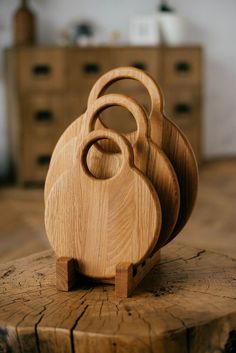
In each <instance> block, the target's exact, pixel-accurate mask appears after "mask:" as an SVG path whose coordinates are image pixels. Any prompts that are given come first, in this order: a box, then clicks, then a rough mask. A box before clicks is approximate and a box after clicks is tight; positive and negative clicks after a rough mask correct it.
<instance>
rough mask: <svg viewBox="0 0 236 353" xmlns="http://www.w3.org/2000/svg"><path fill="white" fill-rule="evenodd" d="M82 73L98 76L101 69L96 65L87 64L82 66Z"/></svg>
mask: <svg viewBox="0 0 236 353" xmlns="http://www.w3.org/2000/svg"><path fill="white" fill-rule="evenodd" d="M83 71H84V72H85V73H86V74H89V75H94V74H98V73H99V72H101V67H100V65H98V64H96V63H88V64H85V65H84V67H83Z"/></svg>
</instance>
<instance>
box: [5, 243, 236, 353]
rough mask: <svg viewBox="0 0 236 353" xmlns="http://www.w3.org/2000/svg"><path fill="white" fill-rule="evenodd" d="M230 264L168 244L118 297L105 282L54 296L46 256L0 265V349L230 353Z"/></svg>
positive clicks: (51, 260)
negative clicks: (135, 284) (132, 289)
mask: <svg viewBox="0 0 236 353" xmlns="http://www.w3.org/2000/svg"><path fill="white" fill-rule="evenodd" d="M235 266H236V262H235V260H234V259H231V258H230V257H228V256H224V255H219V254H216V253H212V252H209V251H204V250H199V249H192V248H189V247H183V246H180V245H178V244H176V242H173V243H171V244H170V245H168V246H167V247H165V248H164V249H163V251H162V260H161V262H160V264H159V265H158V266H155V268H154V269H153V270H152V271H151V272H150V273H149V274H148V275H147V276H146V278H145V280H143V282H142V283H141V285H140V286H139V287H138V288H137V289H136V291H135V293H134V295H133V297H132V298H129V299H125V300H120V299H116V297H115V293H114V287H113V286H110V285H91V284H90V285H85V286H84V287H80V288H78V289H77V290H75V291H72V292H70V293H64V292H58V291H57V290H56V287H55V257H54V255H53V253H52V251H46V252H42V253H38V254H34V255H32V256H29V257H26V258H24V259H20V260H15V261H14V262H9V263H7V264H1V265H0V303H1V308H0V332H1V333H0V346H1V348H2V350H3V352H4V351H5V352H31V353H38V352H39V351H40V352H41V353H48V352H50V353H58V352H59V353H61V352H67V353H73V352H74V353H88V352H89V353H90V352H91V353H94V352H97V351H98V350H99V351H101V352H105V353H108V352H109V353H110V352H113V351H115V350H116V351H117V352H123V353H150V352H153V353H187V352H193V353H206V352H225V353H226V352H227V353H228V352H234V347H235V346H233V342H235V330H236V312H235V305H236V299H235V292H236V282H235V280H234V278H235ZM222 268H223V269H224V271H222Z"/></svg>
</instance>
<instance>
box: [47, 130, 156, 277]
mask: <svg viewBox="0 0 236 353" xmlns="http://www.w3.org/2000/svg"><path fill="white" fill-rule="evenodd" d="M101 139H111V140H112V141H113V143H115V144H116V145H117V146H118V147H119V149H120V151H121V155H122V164H121V166H120V169H119V170H118V172H117V174H116V175H115V176H113V177H112V178H109V179H103V180H102V179H97V178H95V177H94V176H92V175H91V173H90V172H89V169H88V166H87V163H86V159H87V153H88V150H89V148H90V147H91V146H92V145H93V144H94V143H96V142H98V141H99V140H101ZM45 225H46V231H47V236H48V238H49V241H50V243H51V245H52V247H53V249H54V250H55V252H56V255H57V256H68V257H72V258H74V259H76V260H77V261H78V266H79V271H80V273H82V274H84V275H86V276H88V277H92V278H99V279H101V278H111V277H114V275H115V269H116V265H117V264H118V263H120V262H126V261H128V262H131V263H133V264H138V263H140V262H141V261H142V260H143V259H144V258H146V256H148V254H150V253H151V251H152V250H153V248H154V246H155V244H156V242H157V240H158V234H159V232H160V229H161V208H160V204H159V200H158V197H157V194H156V192H155V190H154V187H153V186H152V184H151V183H150V182H149V180H148V179H147V178H146V177H145V176H144V175H143V174H142V173H141V172H139V171H138V170H137V169H136V168H135V167H134V163H133V152H132V148H131V146H130V144H129V142H128V141H127V140H126V139H125V138H124V137H123V136H120V135H118V134H117V133H115V132H111V131H99V130H96V131H93V132H91V133H90V134H89V135H88V136H87V137H86V138H85V139H84V141H83V143H82V145H80V146H79V147H78V150H77V152H76V159H75V161H74V163H73V164H72V165H71V168H70V169H69V170H68V171H66V172H65V173H63V174H62V175H61V176H60V177H59V178H58V179H57V181H56V183H55V184H54V186H53V188H52V190H51V192H50V194H49V196H48V199H47V201H46V208H45Z"/></svg>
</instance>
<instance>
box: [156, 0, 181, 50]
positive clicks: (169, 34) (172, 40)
mask: <svg viewBox="0 0 236 353" xmlns="http://www.w3.org/2000/svg"><path fill="white" fill-rule="evenodd" d="M158 22H159V28H160V35H161V41H162V42H163V44H165V45H170V46H172V45H173V46H176V45H183V44H185V43H186V39H187V29H186V21H185V19H184V18H183V17H182V16H181V15H180V14H179V13H177V12H176V11H175V10H174V9H172V8H171V7H170V6H169V5H168V4H167V2H166V1H161V4H160V5H159V11H158Z"/></svg>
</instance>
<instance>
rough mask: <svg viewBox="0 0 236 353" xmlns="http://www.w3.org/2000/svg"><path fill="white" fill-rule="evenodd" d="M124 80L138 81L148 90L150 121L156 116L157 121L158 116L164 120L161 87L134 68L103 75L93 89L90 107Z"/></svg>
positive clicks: (125, 68)
mask: <svg viewBox="0 0 236 353" xmlns="http://www.w3.org/2000/svg"><path fill="white" fill-rule="evenodd" d="M122 79H132V80H135V81H138V82H140V83H141V84H142V85H143V86H144V87H145V88H146V89H147V91H148V93H149V96H150V99H151V110H150V114H149V118H150V119H153V117H154V116H155V119H156V116H157V114H158V117H159V118H160V119H163V118H164V117H163V115H162V113H163V104H164V102H163V94H162V92H161V89H160V87H159V86H158V84H157V83H156V82H155V81H154V80H153V78H152V77H151V76H149V75H148V74H147V73H146V72H144V71H142V70H140V69H137V68H134V67H119V68H115V69H113V70H110V71H108V72H107V73H105V74H104V75H102V76H101V77H100V78H99V79H98V80H97V81H96V83H95V84H94V86H93V87H92V90H91V92H90V94H89V98H88V106H90V104H92V103H93V102H94V101H95V100H96V99H97V98H98V97H100V96H101V95H102V94H103V93H104V92H105V91H106V89H107V88H108V87H110V86H111V85H112V84H113V83H114V82H117V81H120V80H122ZM160 113H161V114H160Z"/></svg>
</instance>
